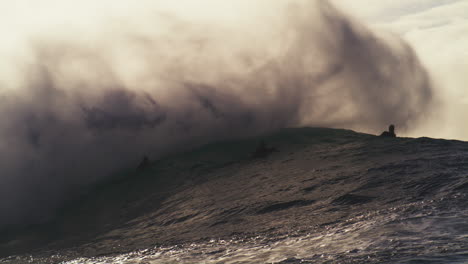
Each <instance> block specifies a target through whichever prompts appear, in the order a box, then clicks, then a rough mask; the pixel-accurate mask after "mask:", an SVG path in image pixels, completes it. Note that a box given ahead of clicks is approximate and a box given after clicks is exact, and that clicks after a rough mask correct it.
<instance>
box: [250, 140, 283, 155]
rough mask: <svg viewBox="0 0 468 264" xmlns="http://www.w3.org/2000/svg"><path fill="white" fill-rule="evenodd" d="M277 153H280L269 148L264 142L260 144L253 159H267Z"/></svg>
mask: <svg viewBox="0 0 468 264" xmlns="http://www.w3.org/2000/svg"><path fill="white" fill-rule="evenodd" d="M275 151H278V150H277V149H276V148H274V147H268V146H267V145H266V143H265V141H263V140H262V141H260V143H259V144H258V146H257V149H256V150H255V152H254V153H253V154H252V158H265V157H267V156H268V155H270V154H271V153H273V152H275Z"/></svg>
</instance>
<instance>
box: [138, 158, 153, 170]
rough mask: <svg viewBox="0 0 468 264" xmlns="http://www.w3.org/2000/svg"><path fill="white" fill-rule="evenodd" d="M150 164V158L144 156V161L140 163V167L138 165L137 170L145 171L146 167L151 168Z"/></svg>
mask: <svg viewBox="0 0 468 264" xmlns="http://www.w3.org/2000/svg"><path fill="white" fill-rule="evenodd" d="M149 163H150V161H149V158H148V156H146V155H145V156H143V160H142V161H141V162H140V165H138V168H137V169H138V170H144V169H146V167H148V166H149Z"/></svg>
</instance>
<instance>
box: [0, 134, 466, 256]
mask: <svg viewBox="0 0 468 264" xmlns="http://www.w3.org/2000/svg"><path fill="white" fill-rule="evenodd" d="M262 140H264V141H265V142H266V144H267V147H271V148H275V149H276V151H272V152H270V154H269V155H264V156H260V157H255V155H254V156H252V153H254V152H255V149H256V146H257V144H258V142H260V141H262ZM467 155H468V143H466V142H460V141H448V140H438V139H430V138H418V139H413V138H396V139H391V138H380V137H375V136H372V135H367V134H360V133H355V132H353V131H349V130H336V129H325V128H298V129H283V130H280V131H278V132H276V133H272V134H267V135H265V136H261V137H255V138H249V139H245V140H237V141H230V142H224V143H217V144H211V145H207V146H204V147H201V148H199V149H196V150H194V151H190V152H186V153H182V154H178V155H174V156H171V157H167V158H164V159H160V160H158V161H153V162H150V163H149V164H148V165H147V166H146V167H145V168H140V169H138V170H131V171H126V172H122V175H121V178H120V179H118V180H114V181H113V182H109V183H106V184H104V185H101V186H99V187H97V188H96V189H95V190H93V191H90V192H89V193H88V194H87V195H86V196H85V197H82V199H81V200H79V201H76V202H75V203H73V204H70V205H68V207H67V208H65V209H64V210H63V211H62V213H61V216H60V217H59V218H57V220H56V221H55V222H54V223H51V224H49V225H43V226H39V227H34V228H31V229H29V230H26V231H23V232H16V233H10V234H4V236H2V237H3V241H2V244H1V247H0V248H1V252H2V255H4V256H6V255H11V254H16V256H11V257H5V258H3V259H1V260H0V263H57V262H60V261H63V263H69V264H72V263H116V262H118V263H284V264H285V263H466V261H467V260H468V224H467V222H466V218H467V217H468V208H467V204H468V203H467V202H468V196H467V191H468V176H467V175H468V174H467V170H468V161H467V159H466V157H467ZM25 253H27V255H23V254H25ZM31 255H32V256H31Z"/></svg>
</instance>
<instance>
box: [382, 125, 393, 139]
mask: <svg viewBox="0 0 468 264" xmlns="http://www.w3.org/2000/svg"><path fill="white" fill-rule="evenodd" d="M380 136H381V137H396V134H395V125H390V126H389V127H388V131H384V132H382V134H380Z"/></svg>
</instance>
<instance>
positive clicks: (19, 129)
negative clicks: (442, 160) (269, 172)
mask: <svg viewBox="0 0 468 264" xmlns="http://www.w3.org/2000/svg"><path fill="white" fill-rule="evenodd" d="M272 6H273V4H272ZM272 8H273V7H272ZM277 10H286V11H284V12H283V13H278V15H277V16H276V17H274V18H269V19H266V18H262V20H261V21H255V23H252V24H249V27H248V28H245V27H235V26H234V27H233V26H229V25H225V24H223V23H221V22H220V23H219V24H216V23H210V24H209V25H208V24H205V23H200V24H197V23H189V22H187V21H184V20H183V19H179V18H177V17H174V16H171V15H167V14H156V15H148V17H146V18H145V23H146V24H145V25H146V26H147V27H145V30H142V29H141V28H139V27H137V26H135V25H140V24H139V23H140V22H141V18H140V17H139V18H138V19H139V20H138V21H140V22H139V23H132V22H134V21H133V20H132V17H127V18H126V20H124V21H119V22H118V24H116V22H115V21H109V22H108V24H106V23H104V25H105V26H104V27H102V28H101V30H100V31H99V30H97V32H98V34H96V33H93V34H92V36H93V37H90V38H89V39H87V40H86V41H84V40H83V39H82V38H83V35H77V36H73V34H65V35H64V36H62V35H59V36H58V37H57V36H55V37H50V36H48V35H47V34H46V35H45V36H35V37H34V38H32V39H31V40H30V42H28V43H29V45H30V47H31V52H30V53H28V54H29V57H28V58H27V60H26V61H27V63H25V62H24V61H17V63H16V64H15V65H14V66H15V67H18V68H19V69H21V73H22V75H21V79H18V80H15V81H12V80H10V81H8V82H6V83H4V84H2V85H5V86H6V87H7V88H5V89H4V92H3V93H2V97H0V103H1V104H0V115H1V116H0V120H1V121H0V137H1V138H2V142H1V143H0V168H1V169H0V170H1V171H0V175H1V176H0V177H1V178H0V183H1V184H0V210H1V211H2V212H4V213H2V218H1V219H0V225H2V226H5V225H8V224H12V223H18V222H27V221H33V222H34V221H36V222H37V221H43V220H44V219H46V218H47V217H49V216H50V215H51V213H52V212H53V211H54V210H55V209H56V208H58V207H59V206H60V205H61V204H62V203H63V201H64V200H66V199H68V198H70V197H71V196H73V195H76V194H77V193H79V190H80V188H81V187H82V186H86V185H88V184H93V183H95V182H97V181H99V180H102V179H104V178H106V177H108V176H109V175H110V174H111V173H112V172H113V171H115V170H118V169H120V168H122V167H126V166H134V165H135V164H137V162H138V160H139V159H141V157H142V156H143V155H144V154H150V156H151V157H159V156H161V155H164V154H166V153H168V152H171V151H174V150H177V149H183V148H187V147H190V146H195V145H198V144H202V143H207V142H212V141H217V140H223V139H229V138H236V137H244V136H249V135H254V134H258V133H263V132H267V131H271V130H274V129H278V128H282V127H291V126H303V125H310V126H328V127H345V128H352V129H358V130H360V131H368V132H376V131H380V130H381V129H383V128H385V127H386V126H387V125H388V124H389V123H395V124H397V127H399V128H401V129H405V128H407V127H408V126H410V125H413V124H415V123H416V122H417V121H418V120H420V119H421V118H422V117H423V116H424V113H425V112H426V110H427V108H428V107H429V106H430V103H431V101H432V87H431V81H430V78H429V76H428V75H427V73H426V71H425V69H424V67H423V66H422V65H421V64H420V62H419V60H418V58H417V57H416V55H415V54H414V52H413V50H412V49H411V47H409V46H408V45H407V44H406V43H404V42H403V41H402V40H400V39H398V38H397V37H395V36H392V35H386V34H384V33H379V34H376V33H372V32H371V31H370V30H368V29H367V28H366V27H365V26H363V25H361V24H360V23H358V22H356V21H354V20H353V19H351V18H348V17H347V16H345V15H344V14H343V13H341V12H340V11H338V10H337V9H335V7H333V6H332V5H331V4H330V3H328V2H326V1H316V2H313V3H310V1H290V2H289V4H288V5H286V4H283V6H282V8H278V9H277ZM259 12H262V11H260V10H259ZM148 24H149V25H153V26H154V27H155V29H154V31H152V30H151V26H148ZM269 25H270V26H269ZM85 36H86V37H89V36H88V35H85ZM9 86H11V87H17V88H16V89H8V87H9Z"/></svg>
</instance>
